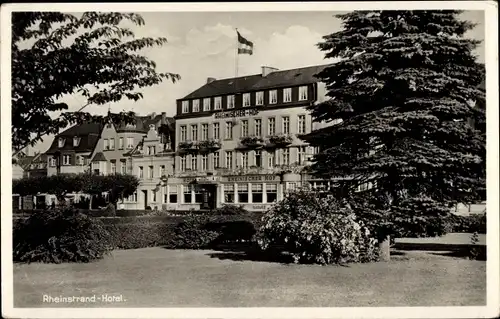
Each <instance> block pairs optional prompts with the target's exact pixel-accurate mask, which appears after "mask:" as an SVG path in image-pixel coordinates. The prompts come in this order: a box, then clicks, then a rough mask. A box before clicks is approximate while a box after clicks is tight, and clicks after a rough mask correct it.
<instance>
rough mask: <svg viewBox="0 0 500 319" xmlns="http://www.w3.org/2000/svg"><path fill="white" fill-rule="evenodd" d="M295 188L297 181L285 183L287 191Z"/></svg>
mask: <svg viewBox="0 0 500 319" xmlns="http://www.w3.org/2000/svg"><path fill="white" fill-rule="evenodd" d="M296 189H297V183H294V182H289V183H287V185H286V190H287V191H294V190H296Z"/></svg>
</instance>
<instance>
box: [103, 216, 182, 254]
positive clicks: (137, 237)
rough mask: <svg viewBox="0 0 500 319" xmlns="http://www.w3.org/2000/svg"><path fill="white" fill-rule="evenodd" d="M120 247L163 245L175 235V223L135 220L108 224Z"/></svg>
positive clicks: (133, 247)
mask: <svg viewBox="0 0 500 319" xmlns="http://www.w3.org/2000/svg"><path fill="white" fill-rule="evenodd" d="M106 228H107V229H108V230H109V231H110V233H111V234H112V235H113V243H114V246H115V247H116V248H118V249H137V248H146V247H157V246H163V245H165V244H167V243H168V241H169V239H170V238H172V236H173V225H172V224H168V223H165V222H149V221H141V220H135V221H134V222H133V223H125V224H123V223H121V224H120V223H116V224H108V225H106Z"/></svg>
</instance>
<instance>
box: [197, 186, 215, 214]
mask: <svg viewBox="0 0 500 319" xmlns="http://www.w3.org/2000/svg"><path fill="white" fill-rule="evenodd" d="M192 184H194V185H196V187H197V188H198V189H199V190H200V191H201V197H202V200H201V206H200V208H201V209H215V208H216V207H217V184H216V183H214V182H212V181H196V180H195V181H193V182H192Z"/></svg>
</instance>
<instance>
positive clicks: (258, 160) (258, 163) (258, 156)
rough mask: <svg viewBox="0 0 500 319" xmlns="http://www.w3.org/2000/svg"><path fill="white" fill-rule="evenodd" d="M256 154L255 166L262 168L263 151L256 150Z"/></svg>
mask: <svg viewBox="0 0 500 319" xmlns="http://www.w3.org/2000/svg"><path fill="white" fill-rule="evenodd" d="M254 154H255V155H254V157H255V160H254V163H255V166H257V167H262V151H260V150H256V151H255V153H254Z"/></svg>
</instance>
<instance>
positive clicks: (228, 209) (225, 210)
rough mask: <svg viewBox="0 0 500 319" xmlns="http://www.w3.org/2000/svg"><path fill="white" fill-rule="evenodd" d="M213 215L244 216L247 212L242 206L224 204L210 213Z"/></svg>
mask: <svg viewBox="0 0 500 319" xmlns="http://www.w3.org/2000/svg"><path fill="white" fill-rule="evenodd" d="M211 213H212V214H214V215H240V216H244V215H247V214H248V211H247V210H246V209H244V208H243V207H242V206H237V205H229V204H224V205H222V207H219V208H216V209H214V210H212V211H211Z"/></svg>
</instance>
